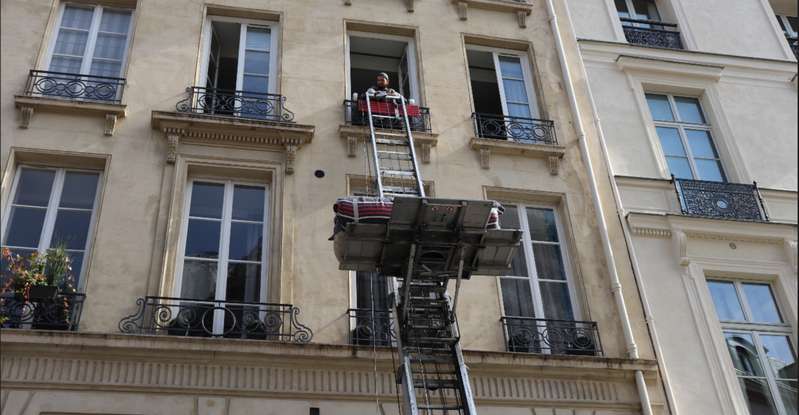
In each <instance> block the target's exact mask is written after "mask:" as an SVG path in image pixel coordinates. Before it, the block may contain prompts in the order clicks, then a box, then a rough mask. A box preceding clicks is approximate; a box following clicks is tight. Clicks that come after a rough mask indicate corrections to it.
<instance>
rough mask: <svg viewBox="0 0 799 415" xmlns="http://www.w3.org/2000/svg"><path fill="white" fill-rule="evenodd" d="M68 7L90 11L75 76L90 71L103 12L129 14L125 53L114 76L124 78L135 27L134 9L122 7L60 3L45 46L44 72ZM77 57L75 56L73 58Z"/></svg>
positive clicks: (48, 67)
mask: <svg viewBox="0 0 799 415" xmlns="http://www.w3.org/2000/svg"><path fill="white" fill-rule="evenodd" d="M67 6H70V7H78V8H84V9H92V11H93V15H92V23H91V26H89V34H88V37H87V39H86V49H85V50H84V51H83V57H82V58H81V66H80V73H79V74H76V75H89V71H90V70H91V65H92V60H93V59H94V48H95V46H96V44H97V34H98V32H99V31H100V22H101V20H102V16H103V12H104V11H105V10H118V11H126V12H130V24H129V25H128V33H127V37H126V38H125V53H123V54H122V62H121V64H120V69H119V74H118V75H117V76H116V77H117V78H124V75H125V73H126V72H127V65H128V54H129V53H130V42H131V38H132V37H133V36H132V35H133V26H134V25H135V21H134V13H133V12H134V9H126V8H122V7H107V6H101V5H99V4H95V5H92V4H88V5H87V4H81V3H69V2H66V3H62V4H61V5H60V6H59V8H58V19H56V25H55V28H54V29H55V30H53V34H52V36H50V42H49V44H48V46H47V55H46V57H45V60H44V62H43V65H42V66H43V67H44V69H43V70H45V71H49V70H50V62H51V61H52V60H53V54H54V53H55V44H56V41H57V40H58V35H59V34H60V33H61V23H62V21H63V19H64V10H65V9H66V8H67ZM75 57H77V56H75Z"/></svg>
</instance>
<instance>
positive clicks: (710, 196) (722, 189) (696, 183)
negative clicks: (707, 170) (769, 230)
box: [672, 176, 769, 221]
mask: <svg viewBox="0 0 799 415" xmlns="http://www.w3.org/2000/svg"><path fill="white" fill-rule="evenodd" d="M672 181H673V182H674V189H675V191H676V192H677V197H678V198H679V200H680V210H681V211H682V214H683V215H689V216H701V217H706V218H718V219H734V220H746V221H768V220H769V219H768V215H767V214H766V208H765V205H764V204H763V199H762V198H761V197H760V191H759V190H758V188H757V183H752V184H741V183H724V182H711V181H704V180H689V179H677V178H674V177H673V176H672Z"/></svg>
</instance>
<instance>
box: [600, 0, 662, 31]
mask: <svg viewBox="0 0 799 415" xmlns="http://www.w3.org/2000/svg"><path fill="white" fill-rule="evenodd" d="M611 1H613V2H614V4H613V8H614V9H615V8H616V4H615V1H614V0H611ZM622 1H624V3H625V4H626V5H627V13H628V14H629V15H630V17H629V18H630V19H636V20H644V19H643V18H642V17H640V16H643V15H642V14H640V13H638V11H637V10H635V3H633V0H622ZM652 3H653V4H654V6H655V10H657V13H658V18H659V19H660V20H662V16H660V9H658V6H657V2H656V1H655V0H652ZM618 13H619V10H616V14H618ZM619 17H621V16H619ZM645 20H650V19H645ZM653 20H654V19H653ZM623 24H624V22H622V25H623ZM632 26H634V27H644V28H649V27H651V25H649V24H648V23H632Z"/></svg>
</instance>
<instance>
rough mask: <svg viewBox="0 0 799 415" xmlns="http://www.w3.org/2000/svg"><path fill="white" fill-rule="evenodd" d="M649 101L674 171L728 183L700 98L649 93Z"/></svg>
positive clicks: (683, 176)
mask: <svg viewBox="0 0 799 415" xmlns="http://www.w3.org/2000/svg"><path fill="white" fill-rule="evenodd" d="M646 101H647V104H649V111H650V114H651V115H652V120H653V121H654V122H655V129H656V130H657V134H658V137H659V138H660V146H661V148H662V149H663V153H664V154H663V155H664V156H665V157H666V162H667V163H668V166H669V171H670V172H671V174H673V175H674V177H676V178H678V179H695V180H708V181H714V182H726V181H727V177H726V175H725V174H724V169H723V168H722V166H721V158H720V157H719V153H718V151H717V150H716V146H715V144H714V143H713V137H712V135H711V127H710V125H709V124H708V122H707V120H706V118H705V115H704V112H703V111H702V106H701V105H700V104H699V100H698V99H696V98H691V97H680V96H673V95H661V94H646Z"/></svg>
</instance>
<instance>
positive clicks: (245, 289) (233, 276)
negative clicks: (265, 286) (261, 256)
mask: <svg viewBox="0 0 799 415" xmlns="http://www.w3.org/2000/svg"><path fill="white" fill-rule="evenodd" d="M260 292H261V266H260V265H258V264H230V265H228V273H227V291H226V297H227V298H226V299H227V300H228V301H241V302H250V303H252V302H259V301H260V299H261V297H260Z"/></svg>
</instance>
